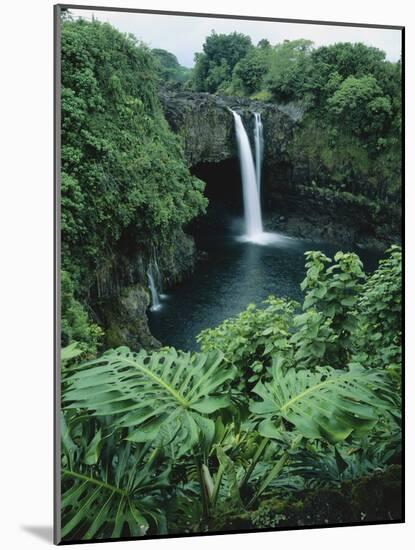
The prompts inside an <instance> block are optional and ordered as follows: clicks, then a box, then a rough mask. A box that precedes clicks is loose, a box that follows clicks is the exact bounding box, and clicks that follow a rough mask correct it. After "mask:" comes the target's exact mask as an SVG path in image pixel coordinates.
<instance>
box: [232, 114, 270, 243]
mask: <svg viewBox="0 0 415 550" xmlns="http://www.w3.org/2000/svg"><path fill="white" fill-rule="evenodd" d="M232 114H233V118H234V120H235V131H236V140H237V142H238V152H239V162H240V166H241V177H242V190H243V199H244V213H245V227H246V237H247V239H248V240H252V241H256V240H258V238H260V236H261V235H262V233H263V228H262V213H261V204H260V200H259V189H258V184H257V177H256V172H255V165H254V160H253V158H252V151H251V145H250V143H249V138H248V135H247V133H246V131H245V128H244V125H243V122H242V119H241V117H240V116H239V115H238V113H236V112H235V111H232Z"/></svg>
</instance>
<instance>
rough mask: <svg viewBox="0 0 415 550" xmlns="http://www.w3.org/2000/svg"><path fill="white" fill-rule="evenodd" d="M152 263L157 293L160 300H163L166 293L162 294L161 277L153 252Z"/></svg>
mask: <svg viewBox="0 0 415 550" xmlns="http://www.w3.org/2000/svg"><path fill="white" fill-rule="evenodd" d="M153 265H154V274H155V283H156V288H157V291H158V295H159V298H160V299H161V300H164V299H165V298H167V294H164V292H163V277H162V276H161V272H160V268H159V264H158V263H157V256H156V254H154V260H153Z"/></svg>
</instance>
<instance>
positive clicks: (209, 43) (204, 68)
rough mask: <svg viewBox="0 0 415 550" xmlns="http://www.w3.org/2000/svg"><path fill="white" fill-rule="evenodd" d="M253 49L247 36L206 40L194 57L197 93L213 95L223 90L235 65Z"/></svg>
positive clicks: (218, 36) (217, 36)
mask: <svg viewBox="0 0 415 550" xmlns="http://www.w3.org/2000/svg"><path fill="white" fill-rule="evenodd" d="M251 48H253V46H252V42H251V39H250V37H249V36H246V35H244V34H241V33H237V32H233V33H230V34H217V33H216V32H215V31H212V33H211V34H210V35H209V36H208V37H207V38H206V40H205V43H204V44H203V53H198V54H196V56H195V61H196V63H195V68H194V76H193V85H194V88H195V89H196V90H197V91H207V92H211V93H214V92H216V91H217V90H218V89H219V87H222V88H224V87H225V84H229V83H230V81H231V78H232V71H233V69H234V67H235V65H236V64H237V63H238V61H239V60H241V59H242V58H243V57H245V55H246V54H247V53H248V51H249V50H250V49H251Z"/></svg>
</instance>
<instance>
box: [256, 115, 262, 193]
mask: <svg viewBox="0 0 415 550" xmlns="http://www.w3.org/2000/svg"><path fill="white" fill-rule="evenodd" d="M254 119H255V126H254V141H255V174H256V183H257V185H258V193H259V198H260V199H261V170H262V160H263V157H264V130H263V127H262V120H261V115H260V114H259V113H254Z"/></svg>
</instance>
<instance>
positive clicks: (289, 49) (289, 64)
mask: <svg viewBox="0 0 415 550" xmlns="http://www.w3.org/2000/svg"><path fill="white" fill-rule="evenodd" d="M312 45H313V43H312V42H311V41H310V40H304V39H300V40H291V41H290V40H286V41H285V42H283V43H282V44H277V45H276V46H275V47H274V49H273V53H272V57H271V64H270V70H269V73H268V75H267V77H266V86H267V88H268V89H269V91H270V92H271V94H272V96H273V97H274V99H275V100H276V101H281V102H284V103H286V102H289V101H295V100H303V99H304V96H305V93H306V83H307V80H308V78H309V74H310V70H311V68H310V63H309V58H310V54H311V48H312Z"/></svg>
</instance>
